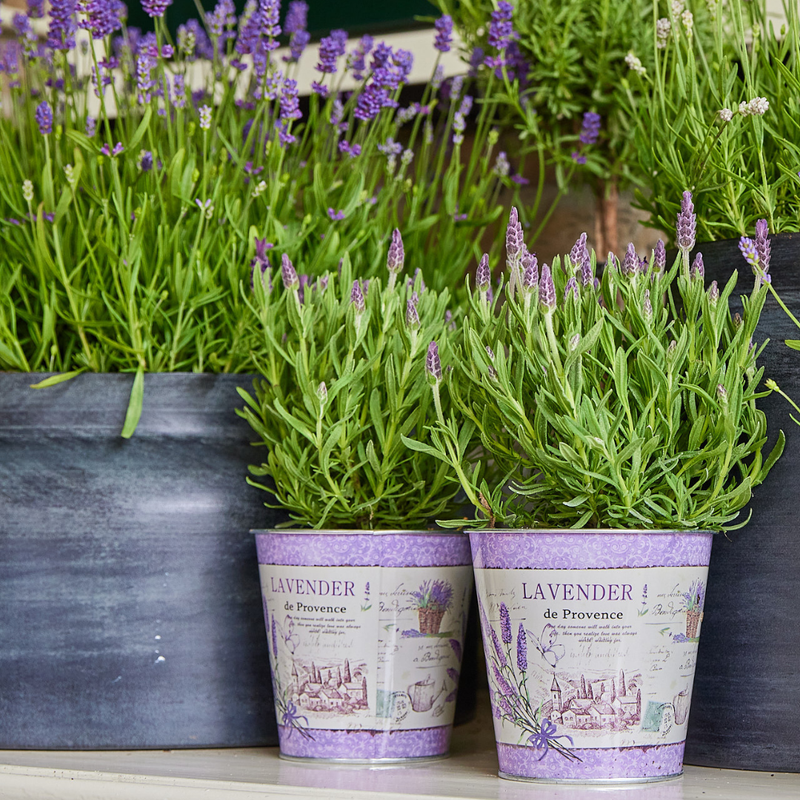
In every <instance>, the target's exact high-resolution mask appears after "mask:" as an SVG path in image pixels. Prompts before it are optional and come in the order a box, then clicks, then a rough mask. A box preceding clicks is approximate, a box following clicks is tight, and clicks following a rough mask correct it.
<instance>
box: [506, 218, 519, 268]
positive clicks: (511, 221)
mask: <svg viewBox="0 0 800 800" xmlns="http://www.w3.org/2000/svg"><path fill="white" fill-rule="evenodd" d="M521 250H522V225H520V222H519V214H518V213H517V209H516V207H514V208H512V209H511V213H510V214H509V216H508V227H507V228H506V261H507V262H508V265H509V267H510V268H512V269H513V268H514V267H515V266H516V264H517V259H518V258H519V256H520V251H521Z"/></svg>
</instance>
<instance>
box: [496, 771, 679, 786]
mask: <svg viewBox="0 0 800 800" xmlns="http://www.w3.org/2000/svg"><path fill="white" fill-rule="evenodd" d="M497 776H498V777H499V778H502V779H503V780H506V781H517V782H518V783H567V784H577V785H581V784H600V785H602V786H614V785H623V786H627V785H639V784H642V783H661V782H663V781H669V780H675V779H676V778H680V777H682V776H683V769H681V771H680V772H673V773H671V774H670V775H653V776H652V777H647V778H528V777H525V776H522V775H512V774H511V773H509V772H503V771H502V770H498V771H497Z"/></svg>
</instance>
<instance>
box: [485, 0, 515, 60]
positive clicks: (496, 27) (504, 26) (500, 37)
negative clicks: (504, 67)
mask: <svg viewBox="0 0 800 800" xmlns="http://www.w3.org/2000/svg"><path fill="white" fill-rule="evenodd" d="M513 15H514V6H512V5H511V3H508V2H506V0H500V2H499V3H498V4H497V9H496V10H495V11H493V12H492V19H491V22H490V23H489V46H490V47H494V48H495V49H496V50H500V51H502V50H505V49H506V47H508V45H509V43H510V42H511V37H512V36H513V35H514V27H513V25H512V22H511V19H512V17H513ZM489 66H497V65H495V64H490V65H489Z"/></svg>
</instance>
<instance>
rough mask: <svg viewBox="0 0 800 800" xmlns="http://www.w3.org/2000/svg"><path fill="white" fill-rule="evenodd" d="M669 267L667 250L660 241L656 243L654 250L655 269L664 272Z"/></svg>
mask: <svg viewBox="0 0 800 800" xmlns="http://www.w3.org/2000/svg"><path fill="white" fill-rule="evenodd" d="M666 266H667V249H666V248H665V247H664V242H662V241H661V239H659V240H658V241H657V242H656V246H655V250H653V269H654V270H655V271H656V272H663V271H664V269H665V268H666Z"/></svg>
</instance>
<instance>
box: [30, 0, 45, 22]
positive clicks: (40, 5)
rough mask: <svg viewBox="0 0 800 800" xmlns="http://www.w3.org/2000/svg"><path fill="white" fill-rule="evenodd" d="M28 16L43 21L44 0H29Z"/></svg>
mask: <svg viewBox="0 0 800 800" xmlns="http://www.w3.org/2000/svg"><path fill="white" fill-rule="evenodd" d="M28 16H29V17H30V18H31V19H41V18H42V17H43V16H44V0H28Z"/></svg>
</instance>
